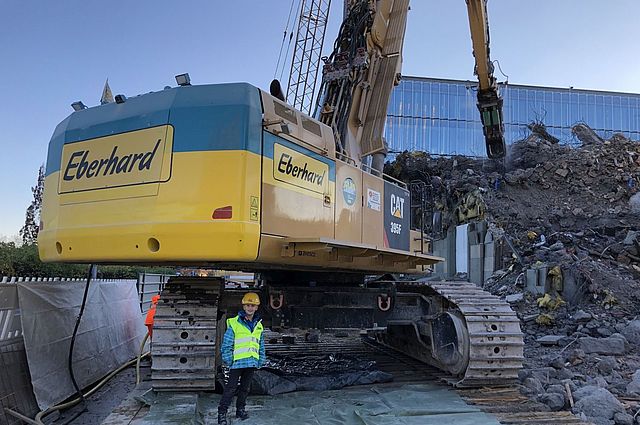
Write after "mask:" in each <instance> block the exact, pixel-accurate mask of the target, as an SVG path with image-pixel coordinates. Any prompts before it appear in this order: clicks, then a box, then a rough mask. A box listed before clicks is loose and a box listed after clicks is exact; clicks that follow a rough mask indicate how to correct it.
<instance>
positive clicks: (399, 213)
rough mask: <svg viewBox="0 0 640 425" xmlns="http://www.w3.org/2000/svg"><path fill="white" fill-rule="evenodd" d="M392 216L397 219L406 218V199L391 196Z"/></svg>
mask: <svg viewBox="0 0 640 425" xmlns="http://www.w3.org/2000/svg"><path fill="white" fill-rule="evenodd" d="M391 215H392V216H394V217H396V218H403V217H404V198H403V197H402V196H398V195H394V194H393V193H392V194H391Z"/></svg>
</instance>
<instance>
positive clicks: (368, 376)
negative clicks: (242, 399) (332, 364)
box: [251, 370, 393, 395]
mask: <svg viewBox="0 0 640 425" xmlns="http://www.w3.org/2000/svg"><path fill="white" fill-rule="evenodd" d="M392 380H393V375H391V374H390V373H386V372H382V371H379V370H372V371H367V370H361V371H356V372H343V373H336V374H331V375H327V376H286V375H285V376H278V375H276V374H274V373H270V372H267V371H264V370H258V371H257V372H256V374H255V375H254V376H253V383H252V385H251V392H252V393H253V394H268V395H276V394H283V393H288V392H292V391H324V390H337V389H340V388H344V387H348V386H351V385H367V384H375V383H378V382H391V381H392Z"/></svg>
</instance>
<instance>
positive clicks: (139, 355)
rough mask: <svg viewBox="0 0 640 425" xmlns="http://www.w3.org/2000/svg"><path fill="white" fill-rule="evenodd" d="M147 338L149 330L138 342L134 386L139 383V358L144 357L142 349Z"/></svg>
mask: <svg viewBox="0 0 640 425" xmlns="http://www.w3.org/2000/svg"><path fill="white" fill-rule="evenodd" d="M148 339H149V332H147V333H146V334H144V338H143V340H142V344H140V354H138V358H137V359H136V387H137V386H138V385H140V360H141V359H142V357H144V356H143V354H142V351H143V350H144V344H146V343H147V340H148ZM147 354H149V352H148V351H147ZM145 355H146V354H145Z"/></svg>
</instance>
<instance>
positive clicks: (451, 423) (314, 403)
mask: <svg viewBox="0 0 640 425" xmlns="http://www.w3.org/2000/svg"><path fill="white" fill-rule="evenodd" d="M141 398H143V399H145V401H146V402H147V403H148V404H149V405H150V406H151V408H150V410H149V412H148V414H147V415H146V416H145V417H144V418H142V419H141V420H140V422H136V423H138V424H139V425H151V424H153V425H157V424H169V423H173V424H175V423H183V424H188V423H191V424H214V423H216V422H215V420H216V417H217V406H218V402H219V400H220V396H219V395H218V394H204V393H200V394H198V395H195V394H190V395H184V394H177V395H174V394H170V393H155V394H153V393H147V394H146V395H145V396H144V397H141ZM139 399H140V398H139ZM247 411H248V413H249V415H250V417H249V419H247V420H245V421H240V420H237V419H235V418H234V415H233V414H234V413H235V410H234V409H233V405H232V408H231V409H229V418H230V419H231V422H230V424H232V425H233V424H240V423H241V424H242V425H282V424H296V425H334V424H335V425H392V424H393V425H499V424H500V422H499V421H498V420H497V419H495V418H494V417H493V416H492V415H489V414H486V413H484V412H482V411H480V409H478V408H477V407H475V406H470V405H467V404H466V403H465V402H464V400H462V399H461V398H460V397H459V396H458V395H457V394H456V393H455V391H452V390H450V389H449V388H447V387H444V386H442V385H437V384H429V383H426V384H413V385H383V386H382V385H381V386H378V385H376V386H370V387H357V388H356V387H352V388H349V389H343V390H339V391H303V392H294V393H288V394H282V395H279V396H274V397H269V396H250V397H249V399H248V401H247Z"/></svg>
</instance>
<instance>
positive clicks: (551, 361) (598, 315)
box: [385, 123, 640, 425]
mask: <svg viewBox="0 0 640 425" xmlns="http://www.w3.org/2000/svg"><path fill="white" fill-rule="evenodd" d="M529 129H530V130H531V134H530V135H529V136H527V137H526V138H525V139H522V140H519V141H516V142H515V143H513V144H512V145H510V146H509V151H508V155H507V158H506V161H505V162H504V163H499V162H496V161H492V160H488V159H473V158H467V157H460V156H456V157H453V158H445V157H433V158H432V157H430V156H429V155H428V154H426V153H424V152H404V153H401V154H399V155H398V156H397V157H396V159H395V161H393V162H390V163H387V164H386V165H385V172H386V173H387V174H390V175H392V176H394V177H396V178H399V179H401V180H403V181H405V182H407V183H409V182H411V181H413V180H422V181H424V182H425V183H426V184H427V185H428V187H429V188H430V190H431V191H430V194H429V196H430V199H427V201H428V202H427V203H428V204H429V205H434V210H437V211H439V212H440V215H439V218H440V219H441V220H439V223H440V222H441V225H440V227H439V229H433V228H431V227H430V226H431V224H430V222H431V220H426V221H427V224H426V225H425V230H426V231H427V232H431V233H432V234H433V233H434V232H433V231H434V230H437V231H436V232H435V233H436V234H439V235H440V236H443V235H446V234H447V231H448V230H449V229H453V228H454V227H455V226H457V225H460V224H465V223H469V222H476V221H478V220H480V219H483V220H484V221H485V222H486V223H487V228H488V229H489V233H488V234H490V240H491V243H494V244H496V245H499V247H500V248H499V251H496V252H497V254H496V265H497V267H496V268H495V269H494V270H493V272H492V274H491V275H490V277H486V278H485V280H484V284H483V288H484V289H485V290H488V291H490V292H492V293H493V294H495V295H499V296H501V297H503V298H504V299H506V300H507V301H508V302H510V303H511V307H512V308H513V309H514V310H515V311H516V313H517V314H518V316H519V317H520V319H521V327H522V330H523V332H524V334H525V370H524V371H522V373H520V374H519V377H520V383H521V384H522V387H521V388H522V392H523V393H524V394H526V395H527V396H529V397H531V398H532V399H535V400H536V401H540V402H543V403H545V404H546V405H547V406H549V408H550V409H552V410H553V409H566V410H570V409H571V403H570V401H569V395H568V394H569V393H568V391H567V390H566V389H565V390H564V391H561V388H564V387H565V384H566V387H567V388H569V391H570V392H572V393H573V396H575V400H574V401H575V405H574V406H573V411H574V412H576V413H577V414H578V415H582V416H583V417H584V418H585V419H588V420H590V421H592V422H593V423H608V424H609V423H610V424H614V423H615V424H622V423H632V422H629V421H633V420H634V419H633V416H634V415H636V413H637V412H638V411H640V399H639V397H640V143H638V142H637V141H633V140H629V139H627V138H625V137H624V136H623V135H621V134H616V135H614V136H613V137H611V138H610V139H608V140H606V139H603V138H602V137H600V136H598V135H597V134H596V133H595V132H594V131H593V130H592V129H591V128H589V126H587V125H586V124H584V123H580V124H577V125H575V126H574V127H573V128H572V133H573V135H574V136H575V138H576V139H577V140H579V141H580V142H581V144H580V145H579V146H573V147H572V146H569V145H565V144H561V143H558V140H557V139H555V138H553V137H552V136H550V135H549V134H548V132H547V131H546V128H544V125H543V124H542V123H532V124H531V125H530V126H529ZM414 213H416V215H419V214H418V213H417V212H414ZM416 223H418V221H416ZM498 257H499V258H498ZM560 394H561V395H562V398H561V397H560V396H559V395H560ZM625 397H626V398H625ZM621 401H622V403H621ZM635 420H636V422H637V424H638V425H640V414H637V415H636V418H635Z"/></svg>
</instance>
